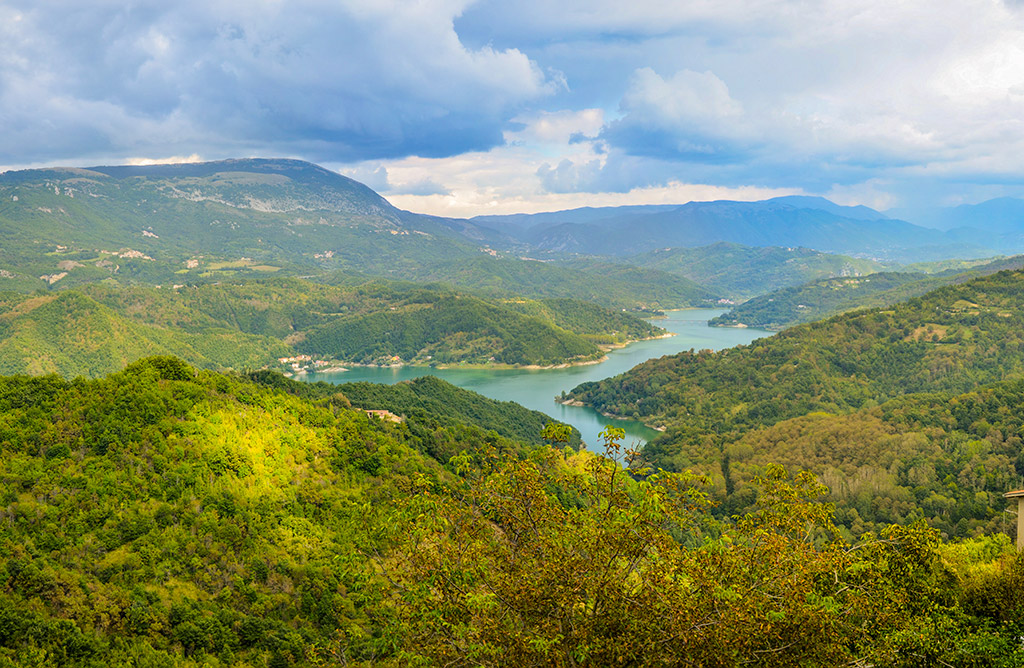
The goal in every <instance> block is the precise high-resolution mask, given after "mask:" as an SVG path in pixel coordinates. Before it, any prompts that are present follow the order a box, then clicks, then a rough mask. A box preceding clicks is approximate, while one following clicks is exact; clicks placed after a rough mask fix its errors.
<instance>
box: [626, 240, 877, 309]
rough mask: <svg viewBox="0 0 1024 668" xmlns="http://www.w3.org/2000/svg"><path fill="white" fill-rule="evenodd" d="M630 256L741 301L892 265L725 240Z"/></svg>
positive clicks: (638, 263) (803, 250) (634, 262)
mask: <svg viewBox="0 0 1024 668" xmlns="http://www.w3.org/2000/svg"><path fill="white" fill-rule="evenodd" d="M626 261H627V262H630V263H631V264H635V265H637V266H640V267H647V268H649V269H659V270H661V271H665V272H668V273H671V274H676V275H679V276H684V277H686V278H689V279H690V280H692V281H696V282H697V283H699V284H700V285H703V286H705V287H707V288H708V289H709V290H713V291H715V292H717V293H719V294H721V295H722V296H724V297H729V298H730V299H735V300H743V299H750V298H751V297H755V296H757V295H763V294H766V293H770V292H774V291H776V290H779V289H781V288H787V287H791V286H797V285H802V284H804V283H807V282H808V281H814V280H820V279H827V278H832V277H834V276H863V275H865V274H872V273H876V272H879V271H882V270H884V269H885V268H886V267H885V265H883V264H882V263H880V262H876V261H874V260H866V259H862V258H853V257H848V256H846V255H835V254H831V253H821V252H819V251H815V250H811V249H809V248H793V247H788V248H786V247H778V246H767V247H761V248H753V247H751V246H743V245H741V244H735V243H726V242H724V241H723V242H719V243H716V244H712V245H710V246H701V247H699V248H660V249H658V250H653V251H650V252H649V253H644V254H642V255H635V256H632V257H630V258H627V259H626Z"/></svg>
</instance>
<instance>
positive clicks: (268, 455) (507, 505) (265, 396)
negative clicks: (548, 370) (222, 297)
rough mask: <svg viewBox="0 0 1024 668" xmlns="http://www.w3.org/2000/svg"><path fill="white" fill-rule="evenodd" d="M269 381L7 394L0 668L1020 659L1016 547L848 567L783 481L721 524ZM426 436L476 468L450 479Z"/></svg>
mask: <svg viewBox="0 0 1024 668" xmlns="http://www.w3.org/2000/svg"><path fill="white" fill-rule="evenodd" d="M261 378H262V380H263V381H264V382H265V383H266V384H257V383H253V382H251V381H249V380H246V379H243V378H240V377H237V376H231V375H224V374H218V373H214V372H209V371H198V372H197V371H196V370H195V369H193V368H191V367H189V366H187V365H185V364H183V363H182V362H180V361H178V360H176V359H173V358H168V357H157V358H149V359H146V360H143V361H141V362H138V363H135V364H133V365H131V366H129V367H128V368H126V369H125V370H124V371H122V372H120V373H118V374H114V375H111V376H108V377H106V378H104V379H101V380H77V381H74V382H69V381H66V380H63V379H60V378H59V377H56V376H46V377H36V378H30V377H24V376H21V377H0V416H2V418H0V455H2V456H0V482H2V485H0V554H2V555H3V556H2V557H0V665H3V666H5V667H8V666H9V667H11V668H28V667H30V666H32V667H36V666H66V667H68V668H92V667H94V666H156V667H173V666H185V667H191V668H197V667H199V666H203V667H210V668H215V667H223V666H234V667H255V666H259V667H263V666H267V667H274V668H278V667H285V666H295V667H297V668H306V667H313V666H323V665H359V666H371V665H373V666H406V665H443V664H449V665H481V664H483V665H554V666H572V665H579V663H580V662H586V663H589V664H591V665H615V664H617V663H623V664H628V665H636V666H653V665H666V664H671V665H684V666H707V665H722V666H734V665H754V666H779V665H783V666H810V665H857V664H870V665H874V666H891V667H896V666H906V665H920V664H921V662H924V664H925V665H929V664H931V665H944V664H948V665H977V666H1012V665H1015V664H1018V663H1019V661H1020V659H1021V653H1020V647H1019V640H1018V637H1019V635H1020V632H1021V627H1020V619H1021V613H1022V611H1024V599H1022V598H1021V595H1020V592H1021V591H1022V588H1021V583H1022V582H1024V560H1021V559H1020V558H1014V557H1012V556H1011V555H1010V554H1009V553H1008V551H1007V548H1008V547H1009V546H1008V544H1007V541H1006V539H1005V537H1003V538H994V539H992V538H990V539H986V540H975V541H970V542H967V543H964V544H958V545H944V544H941V542H940V541H939V540H938V538H937V536H936V535H935V533H934V532H933V531H931V530H929V529H928V528H927V527H924V526H922V525H912V526H908V527H905V528H904V527H886V528H885V529H883V530H882V533H881V537H882V538H883V540H876V539H874V538H871V539H868V540H865V541H860V542H857V543H850V542H847V541H845V540H843V539H842V538H841V537H839V536H838V533H837V531H836V529H835V527H834V526H833V525H832V522H831V519H830V514H831V509H830V507H829V506H828V505H827V504H824V503H821V501H820V494H821V490H820V489H819V488H818V487H817V486H816V485H815V484H814V483H813V481H812V480H810V479H809V478H808V477H807V476H806V475H797V476H795V477H790V476H787V475H785V474H784V473H782V472H781V471H780V470H778V469H773V470H771V471H770V472H769V474H768V475H766V476H765V477H764V478H763V479H761V480H760V481H758V482H756V486H757V488H758V489H759V490H760V494H759V498H760V499H762V501H763V502H762V503H760V504H758V505H757V506H756V507H755V508H754V511H753V512H752V513H751V514H749V515H746V516H743V517H739V518H737V519H736V521H735V522H721V521H718V520H715V519H714V518H712V517H711V516H709V515H708V514H707V511H708V504H707V501H706V499H705V497H704V492H703V490H704V486H703V483H702V481H701V480H700V479H698V478H694V477H692V476H685V475H675V474H669V473H664V472H663V473H659V474H657V475H651V476H646V477H642V478H641V479H634V478H633V477H631V476H628V475H625V474H624V472H623V469H622V468H621V466H620V465H619V464H617V463H615V462H612V461H610V460H607V459H603V458H600V457H598V456H596V455H593V454H591V453H587V452H576V451H574V450H572V449H571V448H562V449H554V448H549V447H546V446H530V445H528V444H525V443H522V442H517V441H514V440H509V439H506V438H504V437H502V436H500V435H499V434H497V433H495V432H494V431H485V430H484V429H482V428H480V427H477V426H474V425H471V424H464V423H457V421H456V420H455V419H454V418H451V422H449V423H447V424H440V422H447V420H448V419H449V418H448V417H446V418H443V419H441V420H439V421H438V422H435V423H433V424H432V423H430V422H425V423H419V419H420V418H419V417H418V416H415V415H408V416H406V419H405V421H404V422H393V421H390V420H382V419H378V418H375V417H370V416H368V415H367V414H366V413H365V412H364V411H363V410H359V409H355V408H352V407H350V406H349V400H348V398H347V397H346V396H345V395H344V394H342V393H339V392H336V391H335V392H333V393H331V394H328V393H326V392H324V396H322V397H315V396H297V395H295V394H290V393H288V392H286V391H285V389H295V387H294V386H293V385H291V384H290V383H288V382H287V381H283V380H282V379H281V378H280V377H276V379H275V377H271V376H266V375H264V376H262V377H261ZM267 384H269V385H275V384H283V385H284V386H285V388H280V389H279V388H276V387H269V386H267ZM306 391H308V392H310V393H312V394H317V393H318V392H319V391H320V388H316V387H313V388H309V389H308V390H306ZM404 391H405V390H404V389H403V390H399V393H404ZM299 394H302V392H301V391H300V392H299ZM413 394H416V395H421V396H428V395H430V394H431V391H430V390H429V388H425V387H419V388H414V391H413ZM394 398H396V399H398V395H397V394H396V395H395V397H394ZM407 398H410V399H411V398H412V395H409V396H408V397H407ZM484 401H485V403H486V400H484ZM392 407H393V408H397V406H392ZM460 410H462V409H461V408H456V409H455V410H454V411H453V412H451V413H448V414H447V415H448V416H451V415H453V414H457V413H458V412H459V411H460ZM427 413H428V416H427V417H428V418H429V410H428V411H427ZM550 433H552V434H554V433H556V432H550ZM427 435H429V436H430V438H432V439H434V440H433V443H434V444H435V445H436V444H440V443H443V442H445V440H446V439H449V440H450V442H451V443H452V444H454V445H455V446H456V447H457V448H462V450H457V452H459V454H457V455H456V456H455V457H454V458H452V459H450V461H449V462H448V466H447V467H442V466H441V464H440V463H439V462H437V461H436V460H435V459H433V458H431V457H430V456H428V455H426V454H424V447H423V446H424V445H425V442H424V441H423V440H422V439H423V437H424V436H427ZM608 438H609V441H610V443H611V444H612V448H611V452H612V453H614V452H615V451H616V446H615V441H616V438H617V436H616V434H615V433H614V432H609V433H608ZM780 659H784V660H780Z"/></svg>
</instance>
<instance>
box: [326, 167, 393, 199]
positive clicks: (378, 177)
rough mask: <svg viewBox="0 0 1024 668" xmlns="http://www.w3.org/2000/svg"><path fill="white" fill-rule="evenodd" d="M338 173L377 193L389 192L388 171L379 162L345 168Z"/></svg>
mask: <svg viewBox="0 0 1024 668" xmlns="http://www.w3.org/2000/svg"><path fill="white" fill-rule="evenodd" d="M338 171H339V172H341V173H342V174H344V175H345V176H347V177H349V178H350V179H354V180H356V181H359V182H360V183H362V184H363V185H366V186H369V187H370V188H373V189H374V190H376V191H377V192H378V193H386V192H388V191H389V190H391V182H390V180H389V179H388V169H387V167H385V166H383V165H381V164H380V163H379V162H374V163H362V164H359V165H355V166H347V167H344V168H342V169H339V170H338Z"/></svg>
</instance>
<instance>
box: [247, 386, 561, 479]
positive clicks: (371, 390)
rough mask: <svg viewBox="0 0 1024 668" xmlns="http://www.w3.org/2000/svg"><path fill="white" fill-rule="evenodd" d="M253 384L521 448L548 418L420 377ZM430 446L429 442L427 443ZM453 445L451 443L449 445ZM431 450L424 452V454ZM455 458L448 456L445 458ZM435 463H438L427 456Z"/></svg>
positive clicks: (537, 435)
mask: <svg viewBox="0 0 1024 668" xmlns="http://www.w3.org/2000/svg"><path fill="white" fill-rule="evenodd" d="M249 377H250V378H251V379H253V380H254V381H256V382H258V383H260V384H263V385H267V386H269V387H276V388H279V389H283V390H285V391H286V392H288V393H290V394H295V395H297V396H300V397H303V398H305V399H325V398H331V397H333V396H335V395H336V394H337V393H339V392H341V393H343V394H344V396H345V397H346V398H347V399H348V401H349V402H350V403H351V405H352V406H355V407H356V408H362V409H367V410H387V411H391V412H392V413H394V414H396V415H398V416H401V417H406V418H413V419H412V420H411V422H410V429H412V431H413V433H414V434H415V433H416V429H417V427H419V426H427V427H429V428H430V429H438V428H439V427H440V426H442V425H443V426H445V427H452V426H454V425H458V424H465V425H473V426H474V427H479V428H480V429H484V430H486V431H488V432H494V433H495V434H498V435H499V436H503V437H505V438H509V439H513V440H516V441H519V442H522V443H534V444H539V443H544V442H545V441H544V439H542V438H541V436H540V434H541V432H542V431H543V430H544V427H545V426H546V425H547V423H548V422H550V421H551V418H550V417H548V416H547V415H545V414H543V413H540V412H538V411H534V410H530V409H528V408H524V407H523V406H520V405H519V404H517V403H515V402H514V401H496V400H494V399H488V398H486V397H484V396H482V395H479V394H477V393H476V392H470V391H469V390H464V389H462V388H460V387H456V386H455V385H452V384H451V383H448V382H446V381H443V380H441V379H440V378H438V377H436V376H421V377H420V378H416V379H414V380H409V381H402V382H400V383H395V384H394V385H386V384H384V383H368V382H359V383H341V384H338V385H335V384H333V383H325V382H323V381H320V382H316V383H304V382H299V381H295V380H290V379H288V378H285V377H284V376H282V375H281V374H278V373H275V372H272V371H256V372H253V373H251V374H249ZM428 440H429V439H428ZM566 442H567V443H568V444H569V445H570V446H572V447H579V445H580V434H579V431H578V430H577V429H576V428H575V427H574V428H572V429H571V430H570V436H569V438H568V440H567V441H566ZM451 445H454V443H451ZM429 449H430V448H426V447H425V448H424V451H428V450H429ZM454 454H457V451H456V452H452V453H450V454H449V455H448V456H449V457H450V456H451V455H454ZM431 456H434V457H435V458H436V459H438V460H439V461H447V459H448V458H447V457H439V456H437V455H435V454H434V453H433V452H431Z"/></svg>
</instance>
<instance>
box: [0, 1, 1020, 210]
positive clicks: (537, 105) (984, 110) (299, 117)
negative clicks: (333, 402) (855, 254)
mask: <svg viewBox="0 0 1024 668" xmlns="http://www.w3.org/2000/svg"><path fill="white" fill-rule="evenodd" d="M236 157H289V158H300V159H304V160H309V161H311V162H315V163H317V164H320V165H323V166H325V167H328V168H330V169H334V170H337V171H339V172H341V173H343V174H346V175H348V176H351V177H352V178H355V179H357V180H359V181H362V182H363V183H366V184H367V185H369V186H370V187H372V188H374V189H375V190H377V191H378V192H380V193H381V194H383V195H384V196H385V197H387V198H388V200H389V201H391V202H392V203H393V204H395V205H396V206H399V207H401V208H405V209H408V210H412V211H417V212H423V213H431V214H437V215H446V216H459V217H466V216H473V215H479V214H501V213H514V212H536V211H548V210H558V209H566V208H574V207H579V206H606V205H622V204H665V203H684V202H687V201H691V200H712V199H738V200H756V199H765V198H768V197H772V196H776V195H788V194H810V195H821V196H825V197H828V198H830V199H832V200H833V201H835V202H837V203H840V204H864V205H867V206H871V207H874V208H877V209H881V210H885V209H890V208H896V209H899V210H920V209H922V208H926V207H933V206H952V205H957V204H961V203H976V202H979V201H983V200H986V199H990V198H993V197H1000V196H1015V197H1024V1H1022V0H899V1H894V0H836V1H831V0H799V1H783V0H747V1H744V2H738V1H734V0H687V1H686V2H665V1H664V0H654V1H648V0H631V1H630V2H622V1H621V0H616V1H614V2H612V1H608V0H580V1H576V0H561V1H559V2H550V1H549V0H543V1H542V0H515V1H512V0H479V1H476V2H472V1H470V0H409V1H405V0H360V1H356V2H350V1H348V0H330V1H327V0H293V1H286V0H201V1H200V0H175V1H174V2H167V0H159V1H148V0H147V1H134V0H0V170H7V169H20V168H25V167H39V166H54V165H67V166H80V167H81V166H90V165H98V164H125V163H140V164H142V163H146V162H180V161H187V160H218V159H224V158H236Z"/></svg>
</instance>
